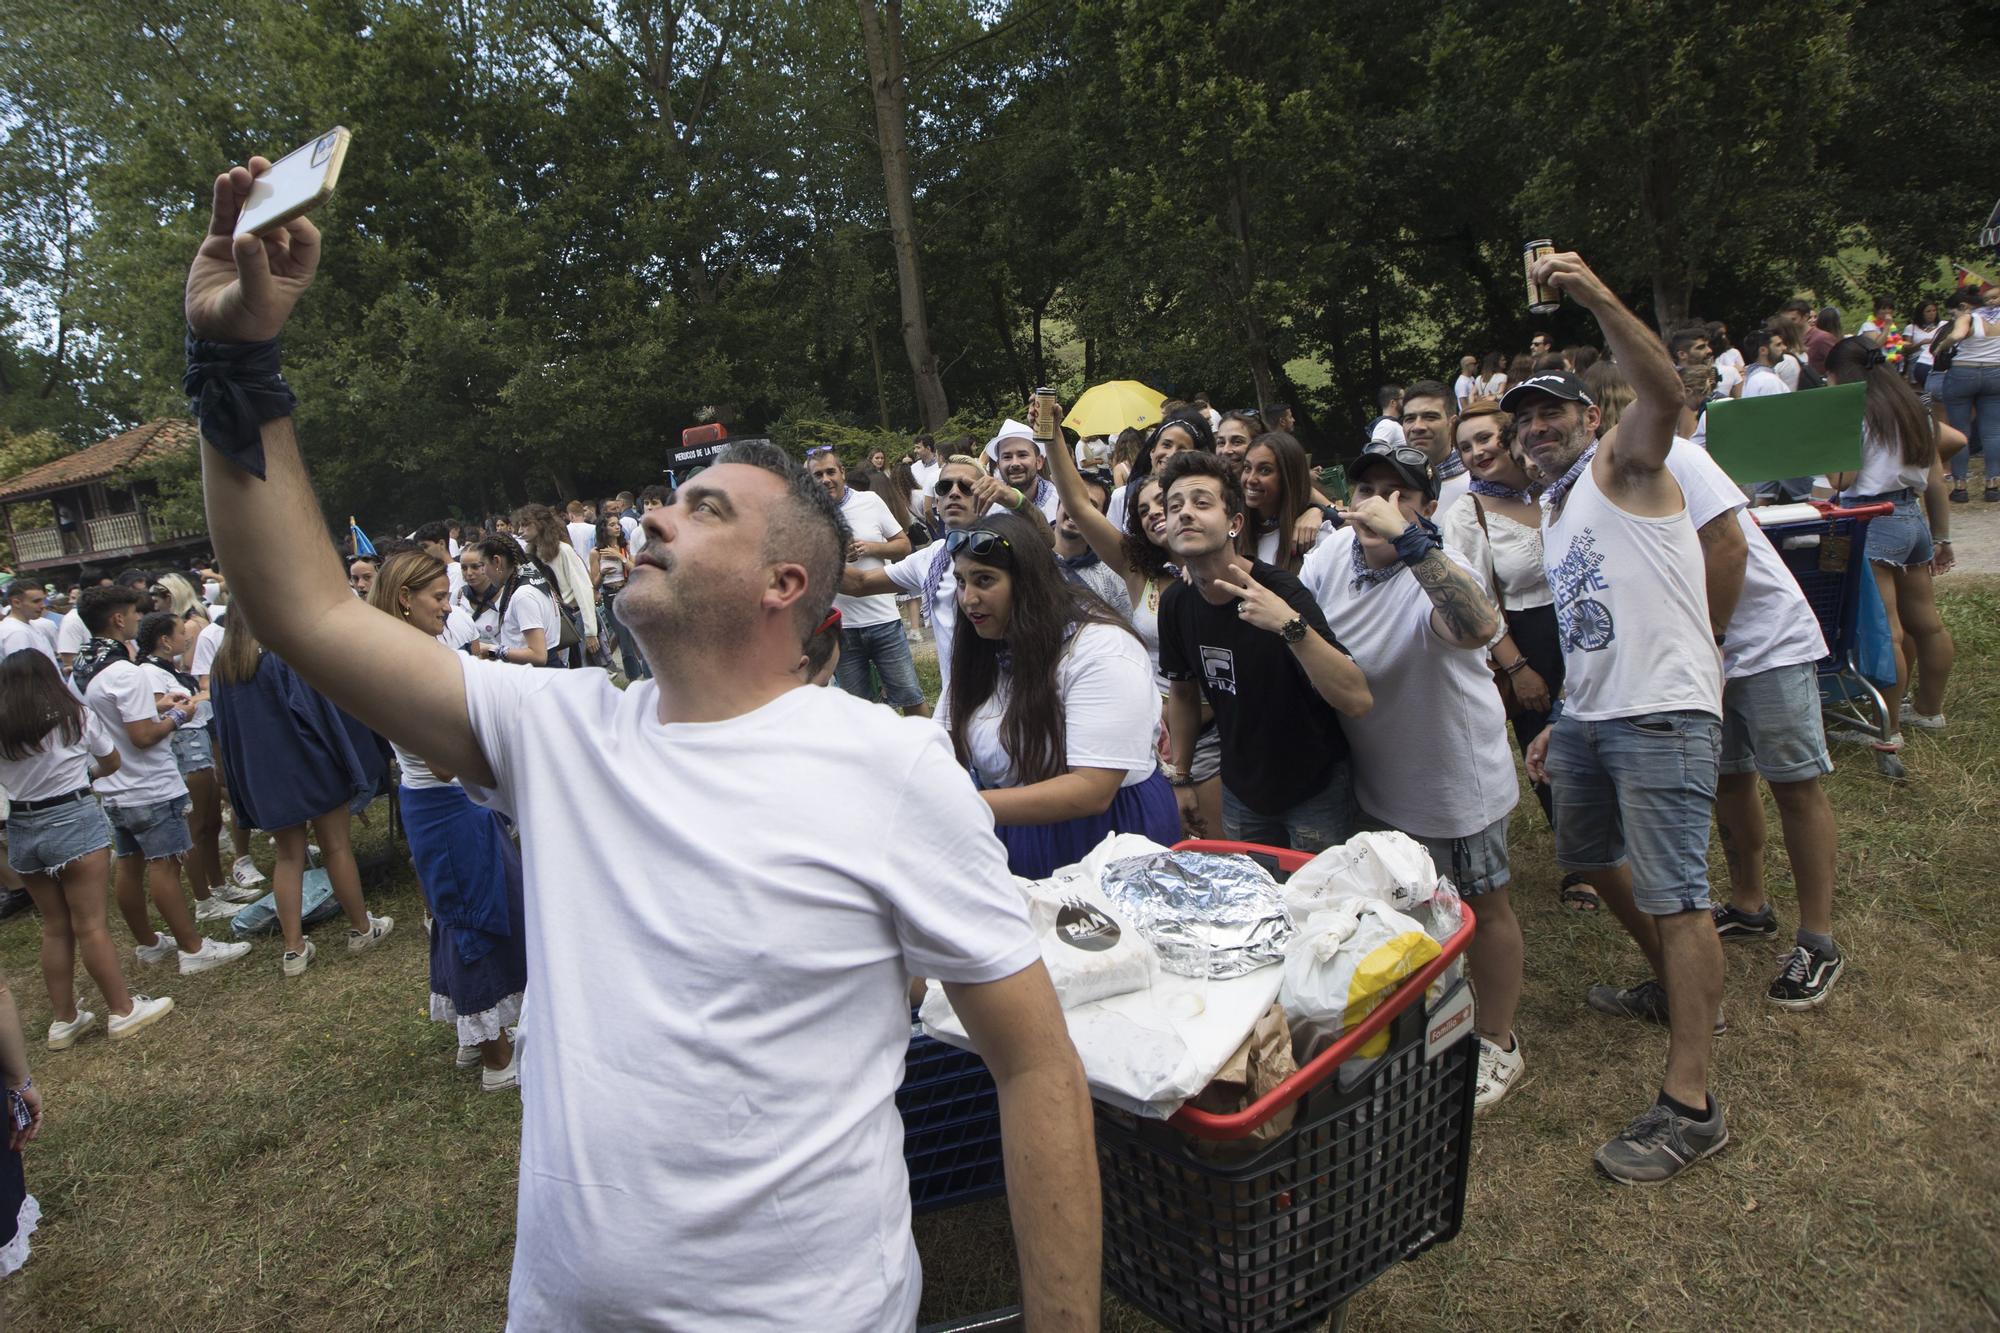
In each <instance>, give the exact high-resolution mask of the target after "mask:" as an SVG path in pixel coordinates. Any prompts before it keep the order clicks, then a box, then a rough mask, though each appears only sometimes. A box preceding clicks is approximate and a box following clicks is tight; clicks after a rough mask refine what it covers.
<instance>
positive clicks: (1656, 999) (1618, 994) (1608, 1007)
mask: <svg viewBox="0 0 2000 1333" xmlns="http://www.w3.org/2000/svg"><path fill="white" fill-rule="evenodd" d="M1586 998H1587V999H1588V1000H1589V1001H1590V1007H1591V1008H1593V1009H1595V1010H1596V1011H1597V1012H1598V1013H1600V1014H1610V1015H1611V1016H1612V1017H1613V1018H1636V1019H1639V1020H1641V1021H1643V1022H1647V1023H1658V1024H1659V1025H1660V1026H1661V1027H1667V1026H1668V1025H1669V1023H1668V1018H1667V988H1666V987H1664V986H1662V985H1661V984H1660V983H1659V982H1657V981H1654V980H1653V979H1652V978H1650V977H1649V978H1647V979H1646V980H1644V981H1642V982H1640V983H1639V984H1638V985H1636V986H1592V987H1591V988H1590V993H1589V995H1588V996H1586ZM1727 1031H1729V1024H1728V1023H1727V1022H1726V1021H1724V1019H1723V1017H1722V1010H1720V1009H1717V1010H1716V1011H1715V1035H1716V1036H1718V1037H1720V1036H1721V1035H1722V1034H1723V1033H1725V1032H1727Z"/></svg>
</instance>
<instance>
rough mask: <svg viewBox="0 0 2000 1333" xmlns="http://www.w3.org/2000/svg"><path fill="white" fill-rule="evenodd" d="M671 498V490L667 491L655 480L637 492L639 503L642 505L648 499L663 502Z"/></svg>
mask: <svg viewBox="0 0 2000 1333" xmlns="http://www.w3.org/2000/svg"><path fill="white" fill-rule="evenodd" d="M673 498H674V497H673V492H671V491H669V490H668V489H667V488H666V487H664V486H662V485H659V484H658V483H657V482H656V483H654V484H653V485H651V486H648V487H646V489H644V490H643V491H640V492H639V503H640V504H642V505H643V504H646V503H647V502H649V501H652V502H657V503H659V504H665V503H666V502H667V501H669V500H671V499H673Z"/></svg>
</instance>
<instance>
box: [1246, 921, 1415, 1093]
mask: <svg viewBox="0 0 2000 1333" xmlns="http://www.w3.org/2000/svg"><path fill="white" fill-rule="evenodd" d="M1439 952H1440V950H1439V949H1438V945H1437V941H1436V940H1434V939H1432V938H1431V937H1430V935H1429V934H1428V933H1427V932H1426V931H1425V930H1424V928H1423V926H1422V925H1421V924H1419V923H1418V922H1417V921H1416V920H1414V919H1412V918H1411V917H1408V916H1405V915H1404V914H1403V913H1401V912H1398V911H1396V910H1395V909H1394V908H1392V907H1390V906H1389V905H1388V904H1386V903H1384V902H1382V901H1380V900H1379V899H1376V898H1372V897H1365V896H1362V895H1358V894H1353V895H1349V896H1347V897H1345V898H1340V899H1335V900H1334V901H1332V902H1331V903H1329V904H1328V905H1327V906H1325V907H1323V908H1321V909H1320V910H1318V911H1315V912H1314V913H1313V914H1312V915H1311V916H1309V917H1307V918H1306V920H1305V922H1304V924H1303V925H1301V926H1300V928H1299V933H1298V934H1297V935H1296V936H1294V937H1293V939H1292V942H1291V945H1290V947H1288V948H1287V949H1286V950H1285V976H1284V982H1283V984H1282V985H1281V986H1280V988H1279V991H1278V999H1279V1001H1280V1002H1281V1003H1282V1004H1283V1005H1284V1006H1285V1017H1286V1018H1288V1019H1290V1020H1291V1024H1292V1045H1293V1052H1294V1054H1295V1055H1296V1056H1297V1057H1298V1061H1299V1063H1300V1064H1302V1065H1303V1064H1304V1063H1305V1062H1306V1061H1308V1060H1310V1059H1312V1058H1313V1057H1314V1056H1315V1055H1318V1054H1319V1053H1320V1052H1321V1051H1323V1050H1325V1049H1326V1048H1327V1047H1328V1046H1331V1045H1332V1044H1333V1043H1334V1042H1335V1041H1338V1040H1339V1039H1340V1036H1341V1034H1342V1033H1344V1032H1346V1031H1347V1030H1348V1029H1350V1028H1352V1027H1354V1026H1355V1025H1357V1024H1358V1023H1360V1022H1361V1020H1362V1019H1364V1018H1366V1017H1367V1016H1368V1015H1369V1014H1370V1013H1372V1012H1374V1010H1375V1007H1376V1006H1377V1005H1379V1004H1380V1003H1381V1002H1382V1001H1383V1000H1385V999H1387V998H1388V996H1389V994H1390V993H1391V992H1393V991H1394V990H1395V989H1396V987H1397V986H1399V985H1401V984H1402V983H1403V982H1404V981H1405V980H1407V979H1408V978H1409V977H1410V976H1412V975H1413V974H1414V973H1416V972H1417V971H1418V970H1420V969H1421V968H1422V967H1423V965H1424V964H1425V963H1428V962H1430V961H1431V960H1432V959H1433V958H1436V957H1437V956H1438V953H1439ZM1388 1044H1389V1034H1388V1033H1387V1032H1381V1033H1377V1034H1376V1035H1375V1036H1374V1037H1373V1038H1371V1039H1370V1040H1369V1041H1367V1042H1365V1043H1364V1044H1363V1045H1362V1048H1361V1051H1360V1054H1361V1056H1362V1057H1364V1058H1372V1057H1374V1056H1378V1055H1380V1054H1382V1052H1383V1051H1384V1050H1386V1049H1387V1048H1388Z"/></svg>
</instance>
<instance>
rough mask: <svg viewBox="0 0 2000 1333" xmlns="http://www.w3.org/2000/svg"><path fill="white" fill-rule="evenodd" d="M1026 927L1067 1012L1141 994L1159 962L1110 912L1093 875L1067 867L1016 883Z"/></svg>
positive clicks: (1116, 913)
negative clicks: (1022, 896)
mask: <svg viewBox="0 0 2000 1333" xmlns="http://www.w3.org/2000/svg"><path fill="white" fill-rule="evenodd" d="M1015 883H1016V884H1017V885H1018V886H1019V887H1020V889H1021V891H1022V893H1023V894H1025V895H1026V896H1027V899H1028V924H1029V925H1030V926H1032V927H1033V928H1034V932H1035V940H1036V942H1037V943H1039V944H1040V945H1041V947H1042V962H1043V963H1044V964H1046V965H1047V967H1048V969H1049V980H1050V981H1052V982H1054V983H1055V988H1056V999H1057V1000H1059V1001H1061V1003H1062V1007H1063V1008H1065V1009H1073V1008H1075V1007H1076V1006H1077V1005H1079V1004H1088V1003H1089V1002H1090V1001H1092V1000H1102V999H1107V998H1109V997H1110V996H1113V995H1123V994H1125V993H1126V992H1127V991H1135V990H1140V989H1143V988H1144V987H1145V985H1146V983H1147V981H1148V980H1149V979H1150V978H1151V977H1152V974H1153V969H1154V967H1155V966H1157V960H1156V958H1155V955H1154V952H1153V946H1152V945H1150V944H1148V943H1147V942H1146V939H1145V937H1144V936H1142V935H1141V934H1140V933H1139V932H1138V930H1137V929H1135V928H1134V927H1133V925H1132V923H1131V922H1129V921H1127V920H1125V919H1124V918H1123V915H1122V914H1121V913H1120V912H1119V911H1118V909H1117V908H1116V907H1114V906H1113V905H1112V903H1111V900H1110V899H1108V898H1106V897H1105V896H1104V894H1103V892H1102V891H1101V890H1100V889H1099V888H1098V887H1097V884H1096V882H1095V881H1094V880H1093V879H1092V877H1091V876H1089V875H1087V874H1084V873H1083V872H1082V871H1081V870H1079V869H1078V868H1077V867H1075V866H1066V867H1064V868H1063V869H1061V870H1058V871H1057V872H1056V873H1055V874H1054V875H1052V876H1050V877H1049V878H1048V879H1043V880H1026V879H1019V880H1016V881H1015Z"/></svg>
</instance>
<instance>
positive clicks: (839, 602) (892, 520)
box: [833, 486, 903, 629]
mask: <svg viewBox="0 0 2000 1333" xmlns="http://www.w3.org/2000/svg"><path fill="white" fill-rule="evenodd" d="M840 516H841V517H842V518H844V519H846V520H847V526H848V528H849V530H850V531H852V532H853V534H854V540H856V541H858V542H889V541H894V540H895V539H896V538H898V537H900V536H902V535H903V530H902V529H901V528H899V527H897V526H896V516H895V515H894V514H892V513H890V512H889V506H888V505H887V504H886V503H885V502H884V501H883V499H882V497H881V496H879V495H875V494H873V493H871V492H868V491H863V490H856V489H855V488H854V487H852V486H849V487H848V488H847V493H846V494H845V495H843V496H841V498H840ZM852 563H853V565H854V567H855V568H856V569H881V568H882V567H883V566H884V565H885V564H886V563H887V562H886V561H884V560H883V559H882V558H881V557H880V556H873V555H871V556H866V557H863V558H862V559H860V560H856V561H853V562H852ZM833 604H834V605H835V606H837V607H839V608H840V627H841V628H842V629H861V628H863V627H865V626H868V625H882V624H886V623H888V622H889V621H891V620H894V619H895V618H896V597H895V594H893V593H881V594H878V595H876V596H874V597H849V596H847V595H845V594H842V595H840V596H838V597H835V598H834V599H833Z"/></svg>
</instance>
